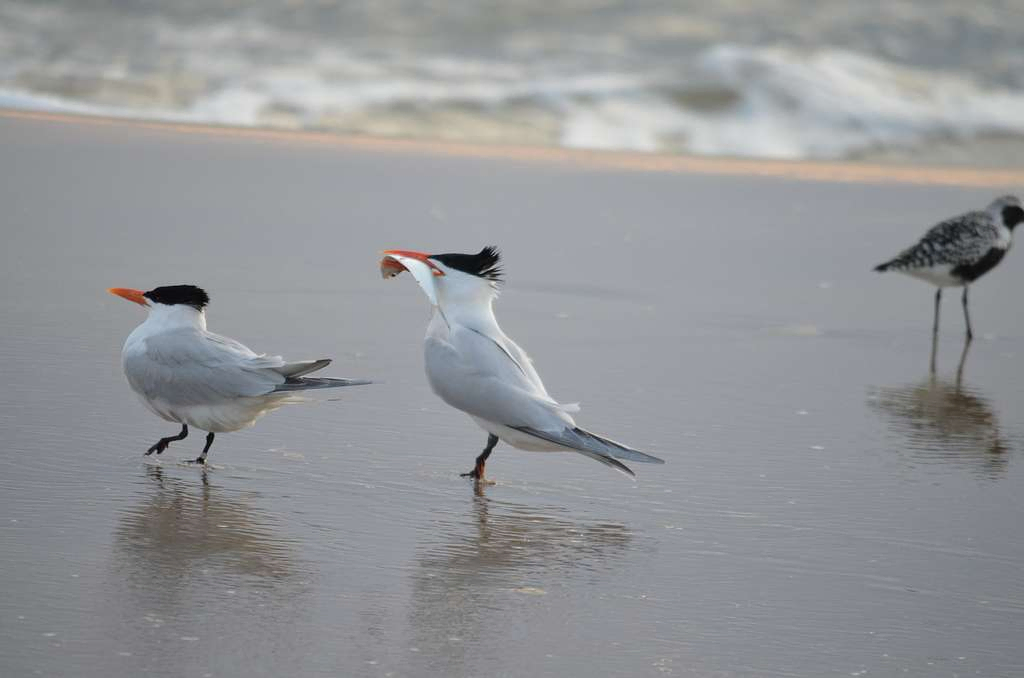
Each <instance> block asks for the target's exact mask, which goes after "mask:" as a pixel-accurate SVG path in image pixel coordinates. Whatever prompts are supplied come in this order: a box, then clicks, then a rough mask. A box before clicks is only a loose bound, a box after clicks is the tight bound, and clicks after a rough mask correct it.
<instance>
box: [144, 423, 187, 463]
mask: <svg viewBox="0 0 1024 678" xmlns="http://www.w3.org/2000/svg"><path fill="white" fill-rule="evenodd" d="M187 437H188V424H182V425H181V433H179V434H178V435H176V436H170V437H168V438H161V439H160V440H158V441H156V444H154V445H153V447H151V448H149V449H148V450H146V456H147V457H148V456H149V455H151V454H153V453H154V452H156V453H157V454H160V453H161V452H163V451H164V450H166V449H167V446H168V445H170V444H171V443H173V442H174V441H175V440H184V439H185V438H187Z"/></svg>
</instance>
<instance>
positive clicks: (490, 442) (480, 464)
mask: <svg viewBox="0 0 1024 678" xmlns="http://www.w3.org/2000/svg"><path fill="white" fill-rule="evenodd" d="M497 444H498V436H496V435H494V434H489V435H488V436H487V447H485V448H484V451H483V452H481V453H480V456H479V457H477V458H476V465H475V466H474V467H473V470H472V471H470V472H469V473H463V474H461V475H462V477H463V478H472V479H474V480H478V481H479V480H483V479H484V466H485V465H486V464H487V457H489V456H491V452H492V451H493V450H494V446H495V445H497Z"/></svg>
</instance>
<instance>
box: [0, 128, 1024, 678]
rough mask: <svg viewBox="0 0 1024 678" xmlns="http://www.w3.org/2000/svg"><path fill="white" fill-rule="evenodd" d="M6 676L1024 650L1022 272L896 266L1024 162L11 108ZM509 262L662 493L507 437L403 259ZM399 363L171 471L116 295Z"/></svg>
mask: <svg viewBox="0 0 1024 678" xmlns="http://www.w3.org/2000/svg"><path fill="white" fill-rule="evenodd" d="M0 168H2V176H3V181H0V205H3V206H4V216H3V221H2V223H3V226H2V229H3V230H2V232H3V242H4V247H3V248H2V249H0V284H2V286H3V290H4V292H3V294H2V295H0V328H2V329H0V360H2V361H3V363H4V365H5V367H4V369H3V374H4V377H5V385H6V388H5V389H4V390H3V393H2V395H0V431H2V438H3V440H4V447H3V449H4V453H3V454H0V572H2V573H3V575H4V585H3V587H0V674H3V675H5V676H23V675H24V676H28V675H46V676H50V675H77V676H83V677H92V676H96V677H100V676H104V677H105V676H116V675H126V676H127V675H131V676H137V675H154V676H168V677H170V676H183V675H189V676H192V675H195V676H243V675H245V676H252V675H261V676H262V675H266V676H281V675H296V676H299V675H301V676H335V675H367V676H378V675H379V676H482V675H489V676H497V675H514V676H519V675H523V676H526V675H529V676H566V675H598V674H607V675H631V676H672V675H674V676H751V677H753V676H758V677H761V676H807V677H809V678H810V677H817V676H833V675H834V676H849V675H882V676H890V675H905V676H922V677H924V676H928V677H932V676H954V675H983V676H1013V675H1020V674H1021V673H1022V672H1024V649H1022V648H1021V646H1020V639H1019V636H1020V629H1021V628H1022V624H1024V574H1022V573H1021V569H1020V563H1021V562H1024V527H1022V525H1021V521H1020V515H1021V511H1022V510H1024V499H1022V498H1024V492H1022V488H1024V463H1022V460H1021V454H1022V449H1024V414H1022V413H1024V406H1022V405H1024V390H1022V387H1021V383H1022V381H1021V374H1022V371H1021V370H1022V368H1021V358H1022V356H1024V314H1021V313H1020V290H1021V289H1024V259H1022V258H1021V255H1020V253H1019V252H1016V251H1011V252H1010V254H1009V255H1008V256H1007V257H1006V260H1005V262H1004V263H1003V264H1002V265H1001V266H1000V267H999V268H998V269H997V270H995V271H994V272H993V273H991V274H990V275H988V276H986V277H985V278H984V279H983V280H981V281H980V282H979V283H978V284H977V285H976V286H974V287H973V288H972V292H971V294H972V317H973V320H974V325H975V330H976V332H977V334H978V338H977V339H976V340H975V341H974V343H973V346H971V348H970V351H969V352H968V353H967V354H966V357H965V361H964V363H963V369H962V375H961V376H960V377H959V378H958V377H957V368H958V363H959V361H960V358H961V349H962V346H963V336H962V335H963V325H962V318H961V315H960V309H959V304H958V301H957V300H956V298H955V296H956V295H954V294H949V295H947V300H946V304H945V306H944V307H943V321H942V322H943V325H942V326H943V329H942V333H941V336H940V345H939V353H938V373H937V374H936V375H933V376H932V375H929V373H928V362H929V348H930V327H931V325H930V324H931V300H932V290H931V289H930V288H929V287H927V286H926V285H924V284H922V283H920V282H917V281H913V280H910V279H906V278H902V277H898V276H892V275H885V276H881V275H877V274H875V273H872V272H871V267H872V266H873V265H875V264H877V263H879V262H880V261H882V260H883V259H885V258H887V257H888V256H891V255H892V254H894V253H895V252H896V251H898V250H899V249H901V248H902V247H904V246H906V245H908V244H909V243H910V242H912V241H913V240H914V239H915V238H917V237H918V236H919V235H920V234H921V233H922V232H923V231H924V230H925V229H926V228H927V227H928V226H930V225H931V224H933V223H935V222H936V221H938V220H940V219H942V218H945V217H947V216H950V215H953V214H956V213H960V212H963V211H966V210H968V209H975V208H980V207H982V206H984V205H985V204H986V203H987V202H988V201H989V200H990V199H991V198H993V197H994V196H996V195H998V194H1002V193H1005V192H1016V193H1018V194H1019V193H1020V192H1021V190H1022V186H1024V174H1022V173H1021V172H1020V171H1018V170H1013V169H1007V170H981V169H970V168H956V169H949V168H943V167H912V166H891V167H883V166H878V165H871V164H841V163H797V162H792V163H789V162H779V161H774V162H755V161H739V160H729V159H721V158H719V159H709V158H692V157H686V156H668V155H666V156H659V155H642V154H630V153H598V152H581V151H566V150H559V149H533V148H524V147H487V146H479V145H471V144H443V143H437V142H411V141H385V140H374V139H361V138H355V137H335V136H330V135H324V134H319V135H318V134H312V133H308V134H304V133H285V132H270V131H260V130H233V129H229V128H216V127H188V126H184V125H168V124H160V123H140V122H132V121H115V120H106V119H76V118H73V117H70V116H60V115H50V114H36V113H24V112H3V111H0ZM485 244H494V245H497V246H498V247H500V248H501V250H502V252H503V255H504V265H505V269H506V272H507V278H508V282H507V285H506V286H505V289H504V291H503V293H502V296H501V298H500V299H499V301H498V305H497V315H498V318H499V320H500V321H501V323H502V326H503V328H504V329H505V331H506V332H507V333H508V334H509V335H510V336H512V337H513V338H515V339H516V340H517V341H519V342H520V343H521V344H522V345H523V346H524V347H525V348H526V349H527V350H528V351H529V352H530V353H531V355H532V356H533V358H534V359H535V361H536V364H537V367H538V369H539V371H540V372H541V374H542V375H544V378H545V382H546V384H547V386H548V388H549V390H550V391H551V392H552V394H553V395H554V396H555V397H556V398H559V399H560V400H562V401H565V402H575V401H580V402H581V404H582V411H581V413H580V415H579V417H578V419H579V421H580V423H581V424H583V425H584V426H586V427H587V428H590V429H593V430H595V431H598V432H601V433H604V434H607V435H609V436H611V437H614V438H616V439H621V440H623V441H626V442H629V443H630V444H632V445H635V446H636V447H638V448H640V449H642V450H645V451H647V452H649V453H651V454H655V455H657V456H659V457H662V458H664V459H666V461H667V463H666V464H665V465H664V466H646V465H637V467H636V468H635V470H636V471H637V474H638V480H637V482H636V483H632V482H629V481H628V480H626V479H624V478H623V477H621V476H619V475H617V474H614V473H612V472H610V471H609V470H607V469H606V468H604V467H602V466H600V465H598V464H595V463H593V462H591V461H589V460H586V459H582V458H574V457H571V456H569V455H543V454H531V453H526V452H520V451H517V450H513V449H511V448H508V447H507V446H500V447H499V448H498V449H497V450H496V451H495V453H494V455H493V456H492V457H491V461H490V462H489V467H488V471H489V473H490V474H491V475H492V476H493V478H494V480H495V481H496V484H495V485H493V486H490V487H486V488H484V489H483V490H482V491H478V492H475V491H474V488H473V486H472V484H471V483H469V482H467V481H466V480H465V479H462V478H459V477H458V474H459V473H460V472H462V471H465V470H468V468H469V466H470V465H471V463H472V459H473V457H474V456H475V455H476V454H477V453H478V452H479V449H480V448H481V447H482V445H483V443H484V440H485V436H484V434H483V433H482V432H481V431H480V430H479V429H478V428H476V426H475V425H474V424H473V423H472V421H470V420H469V419H468V418H467V417H466V416H465V415H462V414H460V413H458V412H456V411H453V410H451V409H449V408H447V407H446V406H445V405H444V404H443V403H442V402H440V401H439V400H438V399H437V398H436V397H435V396H434V395H433V394H432V393H431V392H430V390H429V388H428V386H427V383H426V379H425V377H424V374H423V366H422V365H423V356H422V337H423V333H424V330H425V328H426V322H427V319H428V313H429V312H428V308H427V303H426V301H425V300H424V298H423V295H422V294H421V293H420V292H419V290H418V289H417V288H416V286H415V284H414V282H413V281H412V280H411V279H409V277H408V276H402V277H399V278H397V279H395V280H387V281H384V280H381V278H380V275H379V272H378V269H377V262H378V260H379V254H380V251H381V250H382V249H385V248H407V249H416V250H424V251H430V252H460V251H475V250H478V249H479V248H480V247H481V246H483V245H485ZM185 282H188V283H195V284H199V285H201V286H203V287H204V288H205V289H206V290H208V291H209V292H210V294H211V296H212V303H211V305H210V308H209V310H208V317H209V324H210V328H211V329H212V330H213V331H216V332H220V333H223V334H226V335H228V336H231V337H235V338H237V339H239V340H241V341H243V342H245V343H246V344H248V345H249V346H251V347H253V348H254V349H256V350H259V351H267V352H270V353H284V354H287V355H288V356H290V357H293V358H318V357H323V356H330V357H333V358H334V359H335V363H334V364H333V365H332V366H331V367H330V368H329V369H328V370H327V371H325V373H324V374H325V375H326V376H350V377H367V378H371V379H374V380H375V381H377V382H379V383H377V384H375V385H373V386H370V387H365V388H361V389H358V390H351V391H349V390H346V392H344V393H342V394H340V396H337V397H321V398H317V399H316V401H315V402H313V403H309V404H306V405H303V406H295V407H289V408H286V409H283V410H281V411H278V412H275V413H273V414H270V415H268V416H267V417H266V418H264V419H262V420H260V421H259V422H258V423H257V425H256V426H255V427H254V428H252V429H247V430H244V431H241V432H238V433H233V434H226V435H224V436H221V437H219V438H218V442H217V445H216V446H215V447H214V449H213V452H212V453H211V461H212V462H213V464H214V468H212V469H211V470H209V471H208V472H206V473H203V472H201V471H200V470H197V469H195V468H191V467H187V466H185V465H183V464H181V463H180V462H182V461H184V460H186V459H189V458H194V456H195V454H196V452H197V451H198V447H197V445H199V444H200V439H199V437H198V436H194V437H190V438H189V439H188V440H185V441H182V442H181V443H176V444H175V445H173V446H172V447H171V448H170V449H169V450H168V451H167V452H166V453H164V454H163V455H162V457H161V458H159V459H156V458H152V457H149V458H147V457H143V456H142V453H143V452H144V451H145V449H146V448H147V447H148V446H149V445H150V444H152V442H153V441H155V439H156V438H158V437H160V436H165V435H171V434H173V433H174V432H175V431H174V430H173V429H174V428H175V427H174V426H172V425H168V424H167V423H166V422H162V421H160V420H158V419H157V418H156V417H154V416H152V415H151V414H150V413H148V412H147V411H145V410H144V409H143V407H142V406H141V405H140V404H139V403H138V402H137V401H136V400H135V398H134V396H133V395H132V394H131V392H130V391H129V389H128V387H127V385H126V384H125V381H124V377H123V375H122V373H121V367H120V363H119V360H120V350H121V345H122V343H123V341H124V338H125V336H126V335H127V334H128V333H129V332H130V331H131V330H132V329H133V328H134V327H135V326H136V325H137V324H138V323H139V322H141V320H142V312H141V310H140V309H138V308H137V307H135V306H133V305H131V304H126V303H124V302H123V301H121V300H119V299H117V298H115V297H113V296H111V295H109V294H107V293H106V289H107V288H108V287H112V286H125V287H136V288H141V289H149V288H151V287H155V286H157V285H161V284H173V283H185Z"/></svg>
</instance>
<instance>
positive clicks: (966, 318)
mask: <svg viewBox="0 0 1024 678" xmlns="http://www.w3.org/2000/svg"><path fill="white" fill-rule="evenodd" d="M963 303H964V322H965V323H967V341H970V340H972V339H974V332H972V331H971V314H970V313H969V312H968V311H967V285H964V296H963Z"/></svg>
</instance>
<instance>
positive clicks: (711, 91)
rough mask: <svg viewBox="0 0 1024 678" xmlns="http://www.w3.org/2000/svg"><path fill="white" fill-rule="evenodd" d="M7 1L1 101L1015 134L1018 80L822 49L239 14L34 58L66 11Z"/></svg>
mask: <svg viewBox="0 0 1024 678" xmlns="http://www.w3.org/2000/svg"><path fill="white" fill-rule="evenodd" d="M12 7H13V6H12ZM18 7H20V9H17V10H14V9H11V7H7V8H6V9H4V7H0V9H3V10H4V11H6V15H4V14H2V13H0V18H4V17H5V16H6V19H7V24H8V26H7V28H6V29H5V28H4V26H3V25H0V51H2V50H3V48H4V45H8V46H9V52H10V54H9V55H8V56H9V57H10V58H9V59H7V60H6V61H5V62H4V63H3V64H2V65H0V106H5V107H14V108H25V109H35V110H58V111H66V112H75V113H86V114H89V113H92V114H103V115H115V116H132V117H142V118H155V119H163V120H168V119H170V120H179V121H180V120H190V121H196V122H210V123H219V124H229V125H244V126H269V127H290V128H316V129H336V130H339V131H345V132H357V133H359V132H365V133H371V134H387V135H400V136H420V137H438V138H459V139H466V140H483V141H501V142H506V143H529V144H552V145H562V146H568V147H576V148H594V149H612V150H632V151H644V152H680V151H682V152H692V153H701V154H715V155H736V156H751V157H768V158H844V157H855V156H858V155H861V154H865V153H870V152H875V151H881V150H885V151H892V150H893V149H913V148H915V147H921V146H924V145H927V144H932V143H933V142H944V143H945V142H960V141H971V140H974V139H977V138H979V137H985V136H990V135H991V136H1001V135H1005V136H1020V137H1022V138H1024V91H1021V90H1011V89H995V88H993V87H992V86H984V85H981V84H979V82H978V81H976V79H972V77H971V76H970V75H969V74H967V73H960V72H952V71H942V70H937V69H929V70H924V69H915V68H910V67H906V66H901V65H897V64H894V63H890V62H887V61H884V60H881V59H879V58H875V57H870V56H866V55H864V54H858V53H854V52H850V51H841V50H837V49H832V48H826V49H822V48H818V49H812V50H808V51H797V50H793V49H785V48H769V47H747V46H740V45H718V46H715V47H711V48H707V49H705V50H703V51H701V52H699V53H697V56H696V57H694V58H692V59H686V60H683V62H681V63H669V62H668V60H656V59H645V60H642V61H638V60H632V61H630V60H625V61H614V60H613V61H601V60H594V61H587V60H586V58H583V57H581V58H579V59H573V58H570V57H569V56H567V55H565V54H563V55H561V56H560V57H559V58H545V59H536V60H532V61H531V60H529V59H525V58H521V57H517V58H510V57H508V56H507V54H506V55H504V56H503V54H502V53H501V51H500V50H495V51H493V52H492V53H490V54H489V55H486V56H481V55H477V56H474V57H473V58H468V57H465V56H461V57H456V56H454V55H452V54H435V53H429V52H423V51H417V50H411V49H405V48H398V49H389V50H384V51H380V50H378V51H369V50H366V49H362V50H360V49H358V48H355V47H351V46H347V45H345V46H343V45H342V44H340V43H339V42H337V41H332V40H327V39H323V38H315V37H314V36H311V35H308V34H300V33H295V32H289V31H287V30H284V29H281V28H277V27H271V26H268V25H264V24H261V23H259V22H256V21H252V20H241V21H238V22H235V23H230V24H228V23H219V24H218V23H212V24H205V25H202V26H191V27H189V28H187V29H186V28H183V27H181V26H177V25H174V24H171V23H169V22H167V21H165V20H163V19H160V18H156V19H147V20H145V21H137V22H136V23H133V24H132V25H131V26H130V29H131V30H132V31H133V32H134V33H139V37H138V42H139V43H140V44H145V45H148V44H150V43H151V44H152V45H153V46H154V47H153V49H154V52H152V53H151V52H148V51H146V50H145V49H142V48H140V52H139V54H137V55H135V59H134V60H125V61H117V62H111V61H110V59H109V58H108V56H109V55H107V53H106V52H105V51H103V47H102V44H100V43H96V42H82V41H76V40H73V39H72V38H74V32H73V31H72V30H71V29H68V31H69V36H67V37H66V39H67V40H68V41H69V44H71V45H72V46H71V47H68V49H67V50H65V51H69V52H70V56H67V57H61V58H60V59H52V58H50V57H48V56H46V55H47V54H48V52H47V51H46V50H39V49H38V48H36V47H35V45H36V44H37V42H38V41H39V40H40V39H45V38H47V37H48V36H51V32H52V31H54V30H55V27H57V26H63V25H64V24H67V23H69V20H70V19H71V18H74V17H75V16H77V15H73V14H71V13H70V10H47V11H37V10H35V9H31V8H25V7H21V6H18ZM70 25H71V26H72V27H74V24H73V23H71V24H70ZM154 55H157V56H154ZM609 64H611V65H609ZM627 65H628V67H627Z"/></svg>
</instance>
